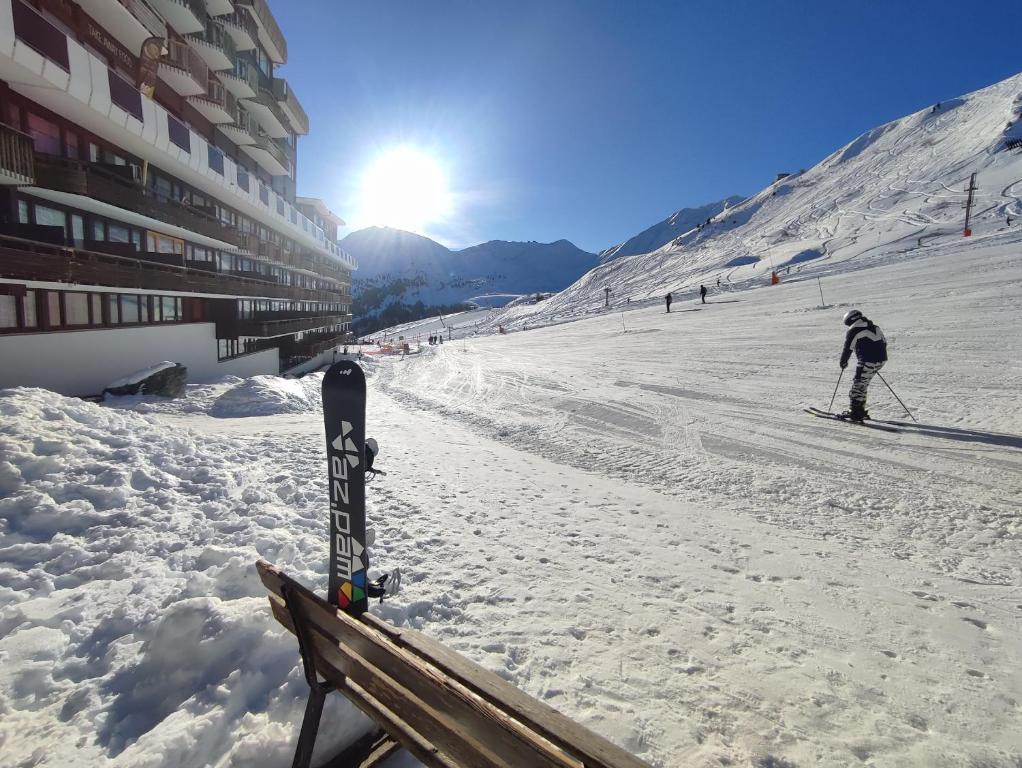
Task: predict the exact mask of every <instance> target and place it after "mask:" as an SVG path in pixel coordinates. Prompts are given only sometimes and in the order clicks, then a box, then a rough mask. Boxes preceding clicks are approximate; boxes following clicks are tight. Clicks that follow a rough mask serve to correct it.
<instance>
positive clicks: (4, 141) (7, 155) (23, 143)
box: [0, 123, 35, 184]
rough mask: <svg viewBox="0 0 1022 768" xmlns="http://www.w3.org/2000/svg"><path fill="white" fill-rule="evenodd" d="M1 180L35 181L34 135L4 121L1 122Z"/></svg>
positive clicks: (7, 181)
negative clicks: (12, 126) (16, 128)
mask: <svg viewBox="0 0 1022 768" xmlns="http://www.w3.org/2000/svg"><path fill="white" fill-rule="evenodd" d="M0 182H6V183H15V184H34V183H35V151H34V150H33V142H32V137H31V136H29V135H28V134H27V133H22V132H21V131H18V130H15V129H14V128H11V126H9V125H5V124H4V123H0Z"/></svg>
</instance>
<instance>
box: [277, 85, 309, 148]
mask: <svg viewBox="0 0 1022 768" xmlns="http://www.w3.org/2000/svg"><path fill="white" fill-rule="evenodd" d="M273 98H275V99H276V100H277V103H278V104H279V105H280V108H281V109H282V110H283V112H284V114H285V115H286V116H287V119H288V120H289V121H290V123H291V127H292V128H293V129H294V132H295V133H300V134H302V135H305V134H307V133H308V132H309V116H308V115H306V114H305V110H304V109H302V105H301V102H299V101H298V97H297V96H295V92H294V91H293V90H292V89H291V86H290V85H288V82H287V80H285V79H283V78H281V77H275V78H273Z"/></svg>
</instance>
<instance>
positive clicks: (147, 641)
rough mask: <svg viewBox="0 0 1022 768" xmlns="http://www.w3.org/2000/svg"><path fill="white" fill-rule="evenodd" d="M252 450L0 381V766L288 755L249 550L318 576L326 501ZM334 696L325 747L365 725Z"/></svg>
mask: <svg viewBox="0 0 1022 768" xmlns="http://www.w3.org/2000/svg"><path fill="white" fill-rule="evenodd" d="M317 437H318V436H317ZM318 442H320V441H319V440H318V439H316V440H312V441H310V442H309V443H308V445H307V446H306V448H307V450H309V451H310V452H313V454H314V455H315V450H316V449H315V444H316V443H318ZM263 453H265V451H263V450H261V446H260V445H259V444H258V442H255V443H253V442H252V441H250V440H244V441H233V442H232V441H230V440H227V439H224V438H220V437H218V436H216V435H205V436H203V437H202V438H201V440H199V439H196V436H195V435H194V434H193V433H191V432H189V431H187V430H182V429H181V428H180V427H176V426H170V425H162V424H160V423H158V422H156V421H155V420H153V418H152V417H149V416H143V415H139V414H135V413H131V412H126V411H124V410H118V409H110V408H106V407H102V406H98V405H94V404H91V403H86V402H81V401H78V400H73V399H70V398H66V397H62V396H60V395H56V394H54V393H52V392H48V391H45V390H41V389H27V388H20V389H9V390H3V391H0V584H2V585H3V587H2V588H0V712H2V713H3V717H2V718H0V755H2V758H0V764H2V765H5V766H7V765H36V764H38V761H39V760H42V759H44V758H45V759H49V760H52V761H53V764H67V765H106V764H108V763H109V764H113V763H116V765H118V766H181V767H182V768H184V767H185V766H188V767H189V768H192V767H193V766H202V765H245V766H278V765H284V764H287V763H288V762H289V761H290V755H291V750H292V745H293V742H294V738H295V736H296V726H297V724H298V723H299V722H300V721H301V714H302V708H303V706H304V697H305V695H306V685H305V683H304V680H303V678H302V677H301V674H300V670H299V669H298V666H297V663H298V657H297V653H296V646H295V643H294V639H293V638H292V637H291V636H290V635H287V634H286V633H284V632H283V630H282V629H281V628H280V627H279V626H278V625H277V624H276V622H274V621H273V620H272V618H271V616H270V614H269V611H268V607H267V604H266V600H265V597H264V590H263V588H262V586H261V584H260V583H259V579H258V577H257V575H256V574H255V570H254V568H253V562H254V560H255V559H256V558H257V557H258V556H265V557H267V558H270V559H272V560H274V561H276V562H278V563H281V564H285V565H288V567H289V568H290V569H291V570H293V571H296V572H297V573H300V574H304V576H303V580H304V581H306V582H307V583H311V584H316V583H317V576H316V574H315V573H314V569H315V570H319V568H318V566H319V565H320V563H321V561H322V559H323V558H324V557H325V542H324V541H322V540H321V537H320V535H319V534H320V533H321V530H320V529H321V528H322V526H321V525H320V524H319V518H318V516H317V511H318V510H319V509H322V508H324V506H325V501H324V499H323V498H321V497H322V492H321V491H318V490H317V491H310V490H309V489H308V485H309V484H308V483H307V482H303V483H298V482H295V481H294V480H293V478H292V477H291V476H290V474H289V473H288V470H287V467H286V466H285V465H283V464H282V462H281V461H280V460H279V459H278V458H276V457H275V458H274V459H272V460H270V461H267V460H266V459H264V458H262V454H263ZM268 478H272V479H268ZM301 553H306V554H301ZM333 698H334V699H336V701H334V702H332V703H331V705H330V707H331V710H330V711H331V712H332V714H330V713H328V717H329V718H330V721H329V722H330V723H331V725H330V726H329V727H328V728H324V731H325V734H324V735H325V737H326V738H325V744H324V746H325V747H326V748H331V747H334V748H336V746H337V744H338V742H343V741H347V740H349V739H350V737H351V736H352V735H353V733H355V732H356V731H359V730H364V729H365V728H366V723H365V721H364V720H363V719H362V718H361V717H360V716H359V715H358V714H357V713H355V712H354V711H348V709H349V708H348V707H347V705H345V704H344V703H343V702H342V701H341V700H340V698H339V697H333ZM338 723H340V725H338Z"/></svg>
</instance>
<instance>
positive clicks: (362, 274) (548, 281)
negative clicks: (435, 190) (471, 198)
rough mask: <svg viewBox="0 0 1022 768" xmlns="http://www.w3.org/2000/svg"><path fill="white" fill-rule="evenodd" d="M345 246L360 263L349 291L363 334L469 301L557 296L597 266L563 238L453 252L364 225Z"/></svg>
mask: <svg viewBox="0 0 1022 768" xmlns="http://www.w3.org/2000/svg"><path fill="white" fill-rule="evenodd" d="M341 244H342V246H343V247H344V249H345V250H347V251H348V252H349V253H351V254H352V255H354V256H355V257H356V258H357V259H358V261H359V270H358V272H357V273H356V275H355V280H354V283H353V286H352V287H353V292H354V296H355V320H356V324H357V325H358V330H359V331H360V332H362V333H364V332H367V331H369V330H372V326H373V325H374V324H375V327H380V325H381V324H383V325H386V324H389V322H388V321H391V322H402V321H407V320H412V319H416V318H418V317H425V316H427V315H429V314H435V313H436V312H437V311H448V310H449V309H451V308H453V307H454V306H457V305H461V304H464V303H465V302H466V301H468V300H470V299H477V300H479V301H480V302H483V303H485V302H486V299H480V297H485V296H500V297H501V299H499V300H497V303H500V304H502V303H504V302H505V301H506V300H507V298H509V296H508V295H510V296H516V295H520V294H525V293H536V292H544V293H546V292H551V291H559V290H561V289H562V288H564V287H566V286H568V285H570V284H571V283H572V282H574V281H575V280H577V279H578V278H579V276H581V275H583V274H585V272H587V271H588V270H589V269H591V268H592V267H593V266H595V265H596V263H597V259H596V255H595V254H592V253H587V252H586V251H583V250H581V249H579V248H576V247H575V246H574V245H573V244H571V243H570V242H568V241H567V240H558V241H556V242H553V243H537V242H528V243H516V242H507V241H504V240H491V241H489V242H486V243H482V244H480V245H475V246H472V247H470V248H464V249H462V250H457V251H452V250H450V249H448V248H445V247H444V246H443V245H441V244H440V243H437V242H435V241H434V240H430V239H429V238H428V237H423V236H421V235H416V234H413V233H411V232H404V231H402V230H398V229H390V228H383V227H369V228H368V229H363V230H359V231H357V232H352V233H351V234H350V235H348V236H347V237H346V238H344V240H343V241H342V243H341Z"/></svg>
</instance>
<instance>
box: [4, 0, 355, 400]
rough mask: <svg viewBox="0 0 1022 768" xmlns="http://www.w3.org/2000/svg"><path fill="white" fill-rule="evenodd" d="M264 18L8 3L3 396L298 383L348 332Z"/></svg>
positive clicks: (295, 111)
mask: <svg viewBox="0 0 1022 768" xmlns="http://www.w3.org/2000/svg"><path fill="white" fill-rule="evenodd" d="M286 60H287V42H286V41H285V39H284V37H283V35H282V34H281V32H280V29H279V27H278V26H277V23H276V21H275V20H274V18H273V15H272V13H271V11H270V9H269V6H268V5H267V3H266V1H265V0H0V387H7V386H17V385H27V386H44V387H47V388H50V389H54V390H56V391H59V392H63V393H65V394H73V395H88V394H95V393H98V392H99V391H101V390H102V388H103V385H104V384H105V383H107V382H109V381H111V380H113V379H116V378H118V377H120V376H123V375H126V374H128V373H131V372H132V371H135V370H138V369H140V368H146V367H148V366H149V365H151V364H153V363H155V362H160V361H162V360H172V361H175V362H181V363H183V364H185V365H187V366H188V367H189V378H190V379H191V380H194V381H202V380H210V379H213V378H216V377H218V376H221V375H224V374H236V375H252V374H255V373H286V372H301V371H304V370H308V369H311V368H313V367H315V366H317V365H319V364H320V363H321V362H324V361H325V360H328V359H329V358H330V357H331V355H332V353H333V350H335V349H336V348H337V347H338V346H339V345H340V344H343V343H344V341H345V340H346V338H347V335H348V334H349V332H350V331H349V329H350V321H351V315H350V311H351V310H350V306H351V272H352V270H353V269H354V268H355V266H356V265H355V263H354V261H353V259H352V258H351V257H350V256H349V255H348V254H346V253H344V252H343V251H342V250H341V249H340V248H338V246H337V227H338V226H339V225H343V223H344V222H343V221H341V219H340V218H338V217H337V216H336V215H335V214H333V213H331V212H330V211H329V209H327V207H326V205H325V204H324V203H323V202H322V201H321V200H317V199H313V198H297V197H296V171H295V168H296V161H297V150H298V136H300V135H304V134H306V133H308V130H309V121H308V117H307V116H306V114H305V111H304V110H303V109H302V106H301V103H300V102H299V100H298V98H297V96H296V95H295V93H294V91H293V90H292V88H291V85H290V84H289V83H288V82H287V80H285V79H284V78H282V77H279V76H278V73H277V67H278V66H280V65H282V64H284V63H285V62H286Z"/></svg>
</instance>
